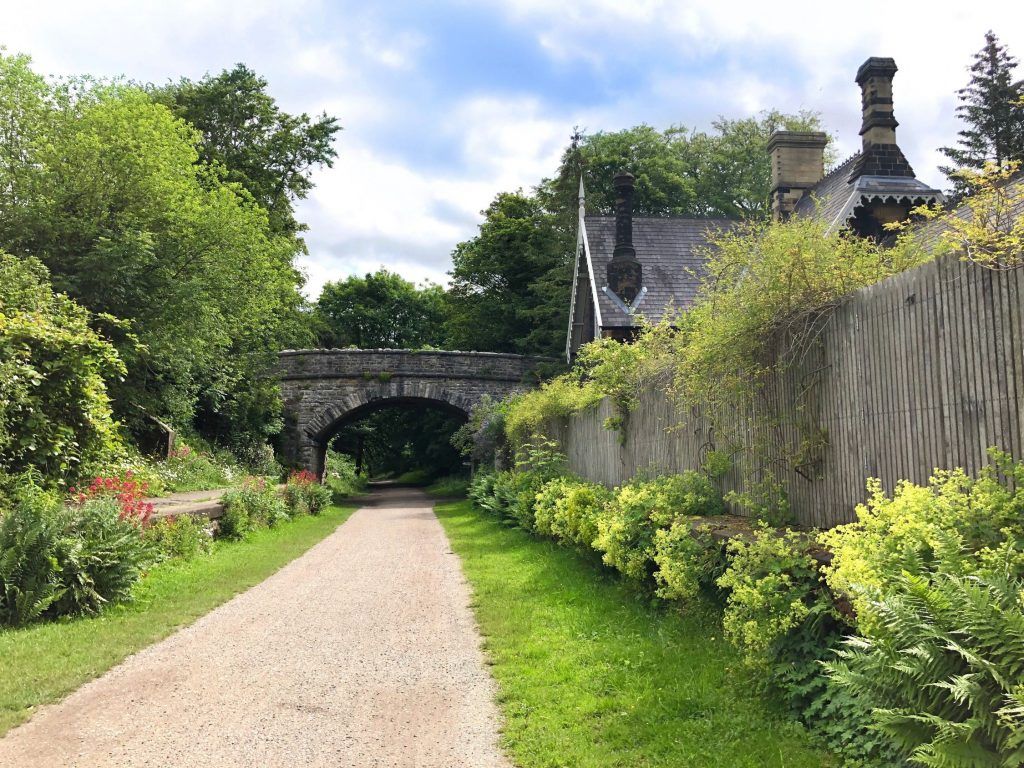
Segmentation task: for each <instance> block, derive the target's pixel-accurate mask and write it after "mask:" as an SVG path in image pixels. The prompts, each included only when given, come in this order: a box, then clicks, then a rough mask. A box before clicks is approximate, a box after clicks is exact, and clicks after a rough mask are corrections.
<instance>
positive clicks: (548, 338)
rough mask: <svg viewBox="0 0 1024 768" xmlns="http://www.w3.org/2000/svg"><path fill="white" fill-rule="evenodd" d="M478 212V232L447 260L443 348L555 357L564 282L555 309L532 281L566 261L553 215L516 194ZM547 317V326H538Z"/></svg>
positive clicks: (565, 309)
mask: <svg viewBox="0 0 1024 768" xmlns="http://www.w3.org/2000/svg"><path fill="white" fill-rule="evenodd" d="M482 213H483V216H484V221H483V223H482V224H481V225H480V230H479V233H478V234H477V235H476V237H474V238H472V239H471V240H467V241H465V242H463V243H459V244H458V245H457V246H456V248H455V251H454V252H453V253H452V263H453V267H452V271H451V273H450V274H451V278H452V279H451V287H450V289H449V316H448V322H447V326H448V337H449V342H450V343H451V344H452V346H454V347H456V348H458V349H475V350H482V351H493V352H532V353H553V352H556V351H557V350H558V348H559V344H558V341H557V335H558V334H559V330H558V329H559V328H560V327H561V331H560V332H561V333H563V334H564V324H565V322H567V312H568V291H569V288H568V281H566V280H562V286H561V287H562V288H564V292H562V293H561V295H559V296H558V300H556V301H555V302H554V303H552V302H551V297H549V296H546V295H545V293H544V292H542V290H541V285H540V284H539V282H538V281H541V280H543V279H548V281H549V282H550V278H551V272H552V270H553V269H556V268H559V267H564V266H565V263H566V259H567V255H566V249H565V245H564V242H563V238H562V235H561V232H560V231H559V229H558V228H557V227H556V223H555V217H554V215H553V214H551V213H549V212H548V211H546V210H544V208H543V206H542V204H541V202H540V201H539V200H538V198H537V197H535V196H531V195H526V194H523V192H522V191H518V192H503V193H501V194H499V195H498V196H497V197H496V198H495V199H494V201H493V202H492V203H491V204H490V206H488V208H487V209H486V210H485V211H483V212H482ZM566 271H567V270H566ZM548 312H550V313H551V314H552V318H548V319H549V320H552V322H548V323H543V324H539V323H538V322H537V320H538V316H539V315H541V314H546V313H548ZM552 332H553V333H554V334H555V335H554V336H552Z"/></svg>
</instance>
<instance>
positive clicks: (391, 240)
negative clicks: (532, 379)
mask: <svg viewBox="0 0 1024 768" xmlns="http://www.w3.org/2000/svg"><path fill="white" fill-rule="evenodd" d="M541 112H542V109H541V105H540V104H539V102H537V101H536V100H533V99H522V100H507V101H502V100H496V99H490V98H471V99H468V100H466V101H465V102H463V103H461V104H458V105H457V106H456V107H455V108H453V109H452V111H451V114H450V115H449V117H448V119H447V120H445V121H444V122H443V123H441V124H439V125H438V126H437V130H438V131H440V132H443V133H449V134H451V135H452V136H453V138H454V139H455V140H457V142H458V144H459V145H460V147H461V154H462V156H461V158H460V162H459V163H458V164H455V165H453V167H452V168H451V169H450V170H449V171H447V172H440V171H430V170H426V171H417V170H415V169H413V168H411V167H409V166H408V165H406V164H403V163H401V162H398V161H396V160H393V159H388V158H387V157H385V156H383V155H382V154H380V153H379V152H377V151H375V150H374V149H372V148H371V147H370V146H368V145H355V144H351V143H347V142H346V146H345V147H344V148H343V151H342V152H341V154H340V157H339V159H338V161H337V163H336V165H335V167H334V168H333V169H331V170H329V171H326V172H323V173H321V174H320V176H319V180H318V184H317V188H316V189H315V190H314V192H313V194H312V195H311V199H310V200H309V201H308V202H307V203H304V204H303V207H302V210H301V213H302V214H303V215H304V217H305V219H306V220H308V221H309V222H310V226H311V230H312V231H314V232H319V233H320V235H319V236H318V237H316V238H312V237H311V238H310V256H309V258H308V259H307V260H306V261H305V264H306V266H307V271H308V275H309V280H308V284H307V293H309V295H311V296H316V295H317V294H318V293H319V291H320V288H321V286H322V285H323V282H324V281H326V280H337V279H339V278H343V277H345V276H346V275H349V274H360V273H364V272H367V271H374V270H376V269H377V268H378V267H380V266H387V267H388V268H389V269H391V270H392V271H396V272H398V273H399V274H401V275H403V276H404V277H406V278H407V279H411V280H417V281H419V280H431V281H433V282H439V283H444V282H445V281H446V279H447V278H446V274H445V273H446V272H447V271H448V269H449V268H450V263H449V255H450V253H451V251H452V249H453V247H454V246H455V244H456V243H458V242H460V241H461V240H465V239H466V238H467V237H470V236H471V235H472V233H473V230H474V227H475V224H476V222H477V220H478V219H479V211H481V210H482V209H483V208H485V207H486V206H487V205H488V203H490V201H491V199H492V198H493V197H494V195H495V194H496V193H497V192H499V191H502V190H510V189H516V188H518V187H524V188H529V187H530V186H532V185H533V184H535V183H536V182H537V181H539V180H540V178H541V177H543V176H545V175H548V174H550V173H551V172H552V171H553V170H554V169H555V168H556V167H557V163H558V158H559V155H560V152H561V149H562V146H563V144H564V141H565V137H566V131H567V128H566V125H567V123H566V122H565V121H561V120H557V119H550V118H545V117H542V116H541ZM327 232H332V233H335V236H334V237H333V238H332V237H330V236H327V237H325V236H324V233H327Z"/></svg>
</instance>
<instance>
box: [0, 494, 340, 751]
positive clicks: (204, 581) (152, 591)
mask: <svg viewBox="0 0 1024 768" xmlns="http://www.w3.org/2000/svg"><path fill="white" fill-rule="evenodd" d="M352 511H353V510H352V509H351V508H346V507H330V508H328V509H326V510H324V512H323V513H322V514H321V515H319V516H316V517H299V518H296V519H294V520H292V521H290V522H288V523H285V524H283V525H281V526H279V527H277V528H274V529H270V530H260V531H257V532H255V533H253V534H251V535H250V536H249V537H248V538H247V539H245V540H244V541H242V542H237V543H230V542H217V543H216V544H215V545H214V549H213V551H212V552H211V553H210V554H209V555H205V556H199V557H197V558H195V559H193V560H189V561H186V562H168V563H164V564H162V565H160V566H158V567H157V568H154V569H153V571H152V572H151V573H150V574H149V575H147V576H146V578H144V579H143V580H142V581H141V582H140V583H139V585H138V587H137V588H136V591H135V599H134V600H133V601H132V602H131V603H125V604H123V605H118V606H113V607H111V608H110V609H108V610H106V611H104V612H103V613H102V614H101V615H99V616H96V617H92V618H79V619H70V620H65V621H57V622H50V623H43V624H36V625H33V626H29V627H25V628H23V629H7V630H0V735H3V734H4V733H6V732H7V731H8V730H9V729H10V728H12V727H14V726H15V725H17V724H18V723H20V722H22V721H23V720H26V719H27V718H28V717H29V716H31V714H32V712H33V711H34V710H35V708H36V707H38V706H40V705H42V704H48V703H51V702H54V701H57V700H59V699H61V698H63V697H64V696H66V695H67V694H69V693H71V692H72V691H74V690H75V689H77V688H78V687H80V686H81V685H82V684H83V683H85V682H87V681H88V680H90V679H92V678H94V677H97V676H98V675H101V674H103V673H104V672H106V671H107V670H108V669H110V668H111V667H113V666H114V665H116V664H117V663H119V662H120V661H121V660H122V659H124V658H125V657H126V656H129V655H130V654H132V653H135V652H136V651H139V650H141V649H142V648H145V647H146V646H148V645H151V644H152V643H154V642H156V641H157V640H160V639H161V638H164V637H166V636H167V635H169V634H171V633H172V632H173V631H174V630H176V629H178V628H180V627H183V626H187V625H188V624H191V623H192V622H193V621H195V620H196V619H197V618H199V617H200V616H202V615H203V614H205V613H208V612H209V611H211V610H212V609H213V608H216V607H217V606H218V605H220V604H221V603H224V602H226V601H227V600H228V599H230V598H231V597H233V596H234V595H236V594H238V593H239V592H242V591H243V590H245V589H248V588H249V587H251V586H253V585H254V584H258V583H259V582H261V581H263V580H264V579H266V578H267V577H268V576H270V575H271V574H272V573H274V572H275V571H276V570H277V569H279V568H280V567H281V566H283V565H285V564H286V563H288V562H289V561H291V560H293V559H295V558H296V557H298V556H299V555H301V554H302V553H303V552H305V551H306V550H307V549H309V548H310V547H311V546H313V545H314V544H316V543H317V542H318V541H320V540H321V539H323V538H324V537H325V536H327V535H328V534H329V533H331V532H332V531H333V530H334V529H335V528H337V527H338V526H339V525H340V524H341V523H342V522H344V521H345V519H346V518H348V516H349V515H350V514H351V513H352Z"/></svg>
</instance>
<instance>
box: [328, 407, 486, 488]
mask: <svg viewBox="0 0 1024 768" xmlns="http://www.w3.org/2000/svg"><path fill="white" fill-rule="evenodd" d="M468 418H469V415H468V413H467V412H466V410H465V409H463V408H460V407H459V406H457V405H454V404H453V403H451V402H449V401H447V400H440V399H435V398H428V397H416V396H400V397H381V398H375V399H371V400H368V401H367V402H364V403H360V404H358V405H356V406H355V407H352V408H350V409H348V410H346V411H344V412H343V413H340V414H338V415H336V416H335V418H334V419H333V420H332V421H330V422H329V423H327V424H325V425H324V426H323V427H321V429H320V430H319V433H318V434H317V435H316V436H315V441H316V444H317V449H318V453H319V454H320V456H321V459H320V462H319V463H320V466H321V467H324V468H325V469H326V468H328V467H329V466H330V465H331V464H332V462H333V461H338V459H337V458H334V456H335V455H337V456H342V457H348V460H349V461H351V462H352V463H353V464H354V465H355V468H356V470H357V471H358V472H359V473H360V474H361V475H362V476H364V477H367V478H369V479H375V480H398V481H402V482H409V483H426V482H429V481H430V480H433V479H435V478H437V477H441V476H447V475H457V474H462V473H463V472H465V466H464V461H463V458H462V456H461V455H460V454H459V452H458V450H457V449H456V448H455V447H454V446H453V445H452V443H451V438H452V436H453V435H454V433H455V431H456V430H457V429H458V428H459V427H461V426H462V425H463V424H464V423H465V422H466V421H467V420H468Z"/></svg>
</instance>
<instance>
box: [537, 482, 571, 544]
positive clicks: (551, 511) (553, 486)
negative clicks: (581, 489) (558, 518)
mask: <svg viewBox="0 0 1024 768" xmlns="http://www.w3.org/2000/svg"><path fill="white" fill-rule="evenodd" d="M572 482H573V480H572V479H570V478H568V477H556V478H554V479H553V480H548V481H547V482H546V483H544V485H542V486H541V487H540V490H539V491H537V494H536V495H535V497H534V499H535V501H534V505H533V520H534V523H533V528H534V530H535V531H536V532H537V533H540V534H543V535H545V536H554V531H553V530H552V527H551V526H552V523H553V522H554V519H555V506H556V505H557V504H558V502H559V500H560V499H561V498H562V497H563V496H564V495H565V494H566V492H567V490H568V487H569V485H570V484H571V483H572Z"/></svg>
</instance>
